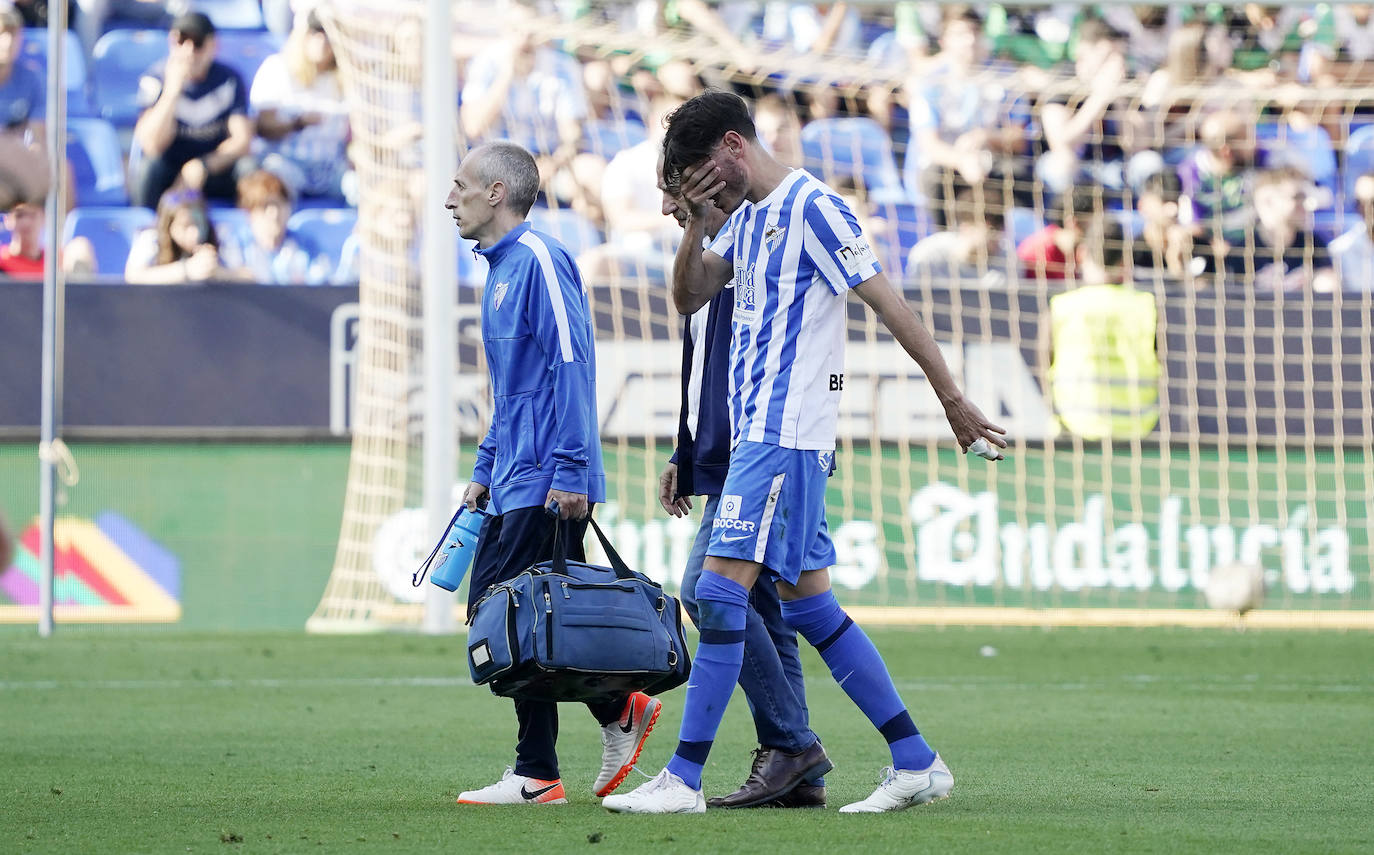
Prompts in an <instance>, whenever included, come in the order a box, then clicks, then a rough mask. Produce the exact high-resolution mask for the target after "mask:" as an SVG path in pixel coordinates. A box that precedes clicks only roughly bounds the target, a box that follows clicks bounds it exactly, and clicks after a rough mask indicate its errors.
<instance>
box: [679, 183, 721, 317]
mask: <svg viewBox="0 0 1374 855" xmlns="http://www.w3.org/2000/svg"><path fill="white" fill-rule="evenodd" d="M724 188H725V182H724V181H722V180H721V179H720V168H719V167H717V166H716V164H715V161H712V160H708V161H706V162H705V163H702V164H700V165H698V166H689V167H687V168H686V169H684V170H683V171H682V180H681V188H680V189H679V191H678V192H677V194H676V195H677V197H678V200H679V204H681V205H682V206H683V207H684V208H685V209H686V210H687V221H686V222H685V223H684V224H683V229H684V233H683V235H682V242H681V243H680V244H678V247H677V256H676V257H675V258H674V259H673V305H675V306H676V307H677V310H678V312H679V313H680V314H683V315H690V314H692V313H693V312H695V311H696V310H697V309H700V308H701V307H702V306H704V305H706V304H707V303H709V302H711V298H712V297H714V296H716V294H718V293H720V289H722V288H724V287H725V284H726V283H727V282H729V281H730V279H731V277H732V276H733V275H734V270H733V269H732V268H731V265H730V263H729V262H727V261H726V260H725V259H723V258H721V257H720V256H718V255H716V254H715V253H714V252H711V251H709V250H705V251H703V250H702V249H701V245H702V242H703V241H704V240H705V239H706V209H707V207H709V206H710V205H712V204H713V203H712V201H711V200H712V198H713V197H714V196H715V195H716V194H717V193H719V192H720V191H721V190H723V189H724Z"/></svg>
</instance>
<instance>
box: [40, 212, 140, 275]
mask: <svg viewBox="0 0 1374 855" xmlns="http://www.w3.org/2000/svg"><path fill="white" fill-rule="evenodd" d="M155 221H156V218H155V217H154V215H153V212H152V211H149V210H148V209H147V208H73V209H72V211H71V213H69V214H68V215H67V223H66V228H65V229H64V231H63V237H62V243H63V244H66V243H67V242H69V241H70V240H71V239H72V238H76V237H84V238H86V239H87V240H89V241H90V242H91V244H92V245H93V246H94V247H95V265H96V268H95V269H96V272H97V273H98V274H99V275H101V276H116V277H122V276H123V275H124V263H125V262H126V261H128V259H129V246H130V244H132V243H133V240H134V236H135V235H137V234H138V233H139V232H140V231H141V230H143V229H146V228H152V226H153V223H154V222H155Z"/></svg>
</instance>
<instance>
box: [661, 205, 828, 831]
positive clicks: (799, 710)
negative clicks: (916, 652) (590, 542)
mask: <svg viewBox="0 0 1374 855" xmlns="http://www.w3.org/2000/svg"><path fill="white" fill-rule="evenodd" d="M659 186H660V187H662V182H661V181H660V185H659ZM663 213H664V214H667V215H671V216H673V217H675V218H676V219H677V220H678V222H679V224H682V222H683V221H684V220H685V219H686V212H685V210H684V209H683V208H681V207H679V206H678V203H677V201H676V200H675V199H674V197H673V196H671V195H670V194H669V193H668V192H667V191H666V190H665V191H664V193H663ZM724 223H725V212H724V211H721V210H720V209H719V208H712V209H711V211H710V212H708V217H707V222H706V233H707V236H708V237H715V235H716V233H717V232H718V231H720V228H721V226H723V225H724ZM734 301H735V296H734V290H733V289H731V288H725V289H723V290H722V291H721V292H720V293H719V294H717V295H716V296H715V297H714V298H712V300H711V302H710V303H708V304H707V305H705V306H703V307H702V308H701V309H699V310H698V311H697V312H696V314H693V315H691V316H689V317H688V318H687V319H686V324H685V329H684V330H683V336H682V409H681V414H680V417H679V420H678V436H677V449H676V450H675V451H674V452H673V456H672V459H671V460H670V461H669V463H668V466H667V467H666V468H665V469H664V470H663V474H662V475H660V476H659V496H658V501H659V504H661V505H662V506H663V509H664V510H665V511H667V512H668V513H669V514H671V515H673V516H676V517H681V516H686V515H687V512H688V511H690V510H691V508H692V498H691V497H692V496H704V497H705V498H706V502H705V504H704V505H703V507H702V519H701V526H700V528H698V529H697V536H696V539H695V540H694V541H693V543H692V551H691V553H690V554H689V556H688V558H687V568H686V570H685V571H684V573H683V575H682V586H681V587H682V604H683V606H684V607H685V608H686V609H687V614H688V616H690V617H691V618H692V622H693V623H695V624H697V625H698V626H700V624H701V620H700V612H699V611H698V607H697V599H696V585H697V579H699V578H700V577H701V570H702V564H703V563H704V561H705V560H706V547H707V545H708V544H709V543H710V540H711V530H712V528H713V525H714V523H715V519H716V513H717V510H718V509H719V506H720V495H721V487H722V486H724V484H725V473H726V470H727V469H728V468H729V464H730V400H729V395H728V384H729V371H730V320H731V315H732V312H733V309H734ZM749 606H750V608H749V614H748V619H747V623H746V625H745V638H744V666H743V667H742V668H741V669H740V677H739V684H740V687H741V688H742V689H744V696H745V698H746V699H747V700H748V701H749V708H750V710H751V711H752V712H753V716H754V729H755V731H756V732H757V734H758V740H759V747H758V748H757V749H756V750H755V751H754V764H753V768H752V769H751V770H750V772H749V777H748V779H747V780H745V782H744V784H743V785H742V786H741V787H740V788H739V789H738V790H737V791H735V792H733V793H731V794H730V795H728V796H722V797H717V798H713V799H709V800H708V801H707V802H706V804H707V806H708V807H719V808H746V807H765V806H767V807H825V779H824V778H823V777H822V775H823V774H824V773H820V774H815V775H812V776H810V777H809V778H806V779H802V780H800V783H798V780H799V779H798V778H797V777H796V775H795V774H794V772H795V769H796V768H805V767H806V766H808V765H810V758H811V756H812V755H814V754H816V753H817V752H819V753H820V754H821V755H822V756H824V749H823V748H822V747H821V745H820V740H819V739H818V738H817V737H816V734H815V733H813V732H812V730H811V728H810V726H809V725H808V713H807V708H806V684H805V679H804V678H803V676H802V666H801V657H800V656H799V655H798V651H797V633H796V631H795V630H793V629H792V628H791V627H789V626H788V625H787V624H786V623H784V622H783V619H782V604H781V600H780V599H779V597H778V592H777V589H776V588H774V587H773V586H772V585H756V586H755V587H754V590H753V592H752V593H751V595H750V600H749Z"/></svg>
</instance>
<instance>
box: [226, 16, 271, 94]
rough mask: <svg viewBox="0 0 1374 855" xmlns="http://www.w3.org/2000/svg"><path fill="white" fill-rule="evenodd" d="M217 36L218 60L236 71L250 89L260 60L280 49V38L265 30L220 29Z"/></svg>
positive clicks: (260, 63)
mask: <svg viewBox="0 0 1374 855" xmlns="http://www.w3.org/2000/svg"><path fill="white" fill-rule="evenodd" d="M218 36H219V54H218V59H219V61H220V62H222V63H224V64H225V65H227V66H229V67H230V68H232V69H234V70H235V71H237V72H238V73H239V76H240V77H242V78H243V85H244V86H247V87H249V88H250V89H251V88H252V87H253V77H254V75H256V74H257V73H258V68H259V67H260V66H261V65H262V61H263V60H265V59H267V58H268V57H269V56H271V55H272V54H274V53H276V52H277V51H279V50H281V40H280V39H278V38H277V37H276V36H275V35H273V34H272V33H269V32H267V31H266V30H221V31H219V33H218ZM245 94H246V93H245Z"/></svg>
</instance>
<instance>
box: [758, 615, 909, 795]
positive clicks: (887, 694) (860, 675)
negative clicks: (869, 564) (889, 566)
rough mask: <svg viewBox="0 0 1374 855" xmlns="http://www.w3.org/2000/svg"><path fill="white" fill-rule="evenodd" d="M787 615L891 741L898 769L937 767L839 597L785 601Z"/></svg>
mask: <svg viewBox="0 0 1374 855" xmlns="http://www.w3.org/2000/svg"><path fill="white" fill-rule="evenodd" d="M782 616H783V619H784V620H786V621H787V623H788V625H789V626H791V627H792V628H793V629H795V630H797V632H800V633H801V634H802V637H803V638H805V639H806V640H807V641H808V642H810V643H811V645H812V646H813V647H815V648H816V652H817V653H819V654H820V655H821V658H822V659H824V660H825V664H826V665H828V666H829V667H830V674H831V676H833V677H834V678H835V679H836V680H837V681H838V682H839V684H840V688H842V689H844V691H845V694H847V695H849V699H850V700H852V701H853V702H854V703H855V704H857V705H858V707H859V709H860V710H862V711H863V714H864V715H866V716H868V720H869V721H871V722H873V726H874V727H876V728H878V732H879V733H881V734H882V735H883V738H884V739H886V740H887V747H888V748H889V749H890V750H891V751H892V765H893V767H894V768H897V769H925V768H928V767H929V766H930V764H931V763H933V762H935V752H934V751H933V750H932V749H931V747H930V746H929V745H927V744H926V741H925V739H924V738H922V736H921V732H920V731H919V730H917V729H916V723H915V722H913V721H912V720H911V713H909V712H907V708H906V704H904V703H902V699H901V698H900V697H898V695H897V687H896V686H894V685H892V675H890V674H889V673H888V671H887V664H886V663H884V662H883V657H882V656H881V655H880V654H879V653H878V648H876V647H874V646H873V642H872V641H869V639H868V635H867V634H866V633H865V632H864V631H863V630H862V629H860V628H859V625H858V624H856V623H854V621H853V620H851V619H850V617H849V615H847V614H845V612H844V609H842V608H840V604H839V603H838V602H836V601H835V594H834V592H832V591H826V592H825V593H823V594H815V595H814V596H810V597H805V598H803V599H800V600H792V601H791V602H789V601H787V600H783V603H782Z"/></svg>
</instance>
